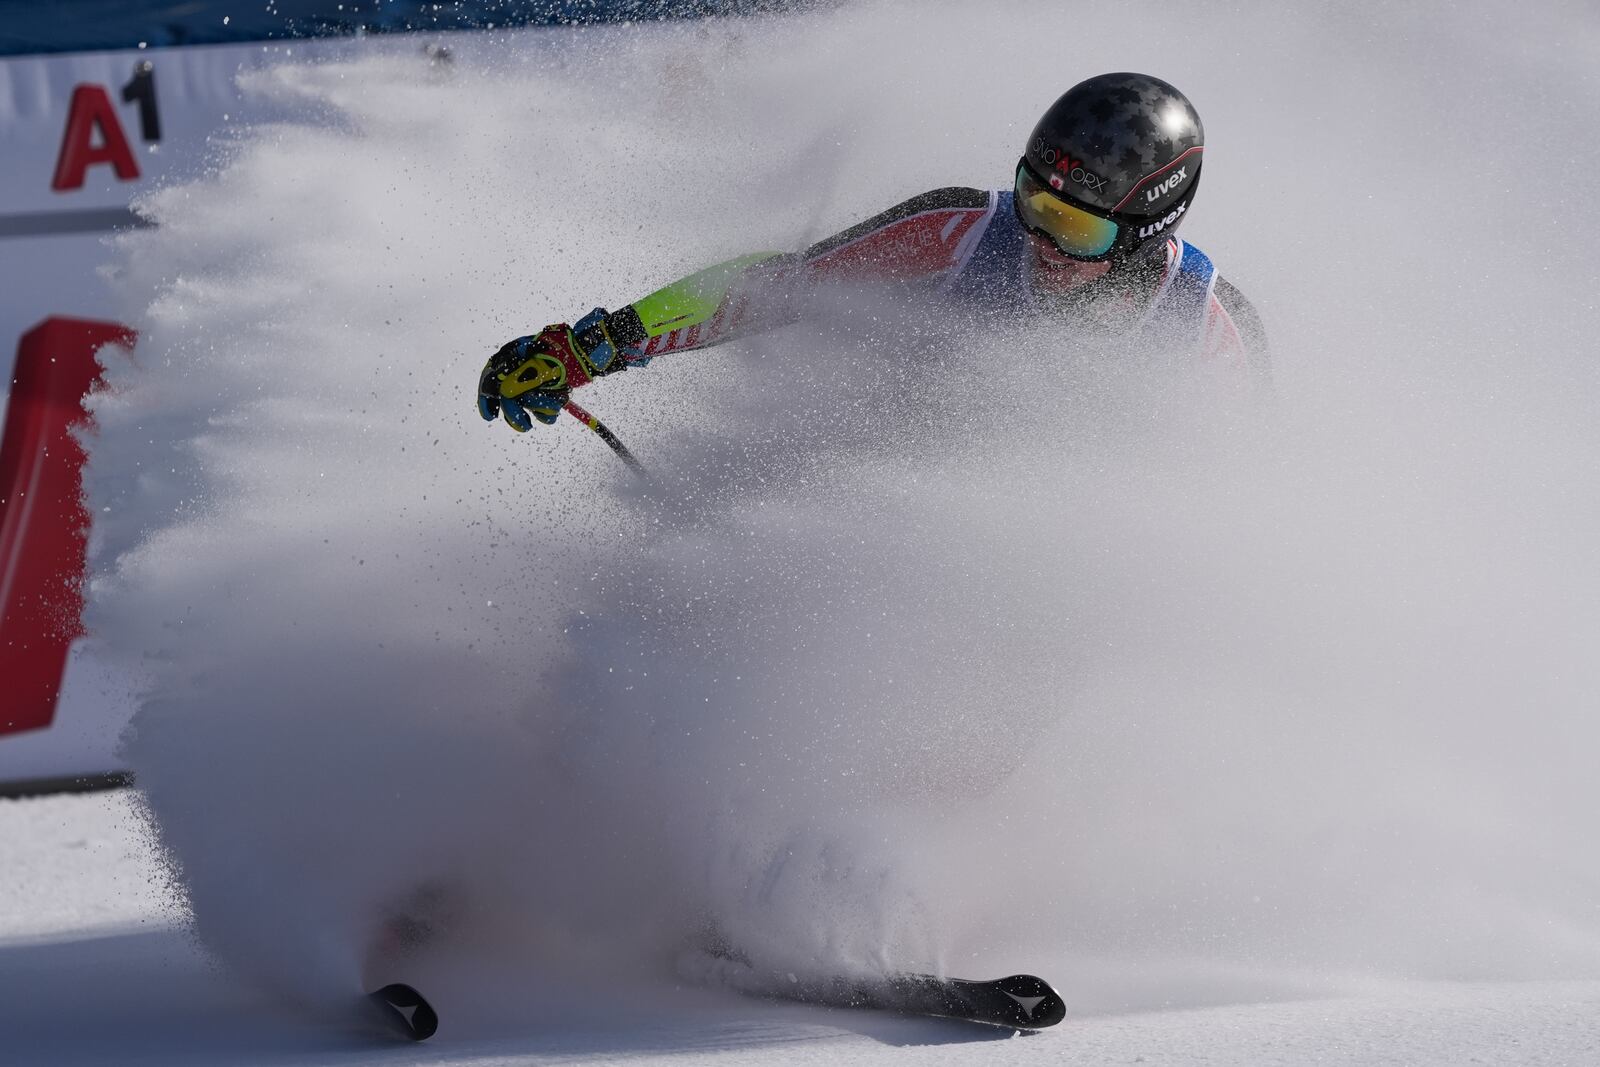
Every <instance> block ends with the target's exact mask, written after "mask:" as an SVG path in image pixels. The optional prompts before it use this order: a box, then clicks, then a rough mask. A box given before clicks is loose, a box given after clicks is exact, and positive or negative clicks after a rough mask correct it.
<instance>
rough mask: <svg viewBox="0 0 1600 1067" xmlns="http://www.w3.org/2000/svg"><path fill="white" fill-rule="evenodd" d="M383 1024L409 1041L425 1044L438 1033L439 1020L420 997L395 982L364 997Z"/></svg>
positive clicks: (401, 983)
mask: <svg viewBox="0 0 1600 1067" xmlns="http://www.w3.org/2000/svg"><path fill="white" fill-rule="evenodd" d="M367 1000H368V1001H369V1002H370V1003H372V1004H373V1005H374V1006H375V1007H376V1008H377V1015H378V1018H379V1019H380V1020H382V1022H383V1024H384V1025H385V1026H386V1027H388V1028H389V1029H390V1030H392V1031H394V1032H395V1033H398V1034H400V1035H401V1036H402V1037H405V1038H408V1039H410V1040H412V1041H426V1040H427V1039H428V1038H430V1037H432V1036H433V1033H434V1031H435V1030H437V1029H439V1016H438V1015H437V1014H436V1013H435V1012H434V1010H433V1005H431V1004H429V1003H428V1001H427V999H426V998H425V997H423V995H422V994H421V993H418V992H417V991H416V990H415V989H413V988H412V987H411V986H408V985H406V984H405V983H404V982H394V983H392V984H390V985H386V986H384V987H383V988H382V989H379V990H376V991H375V992H372V993H368V994H367Z"/></svg>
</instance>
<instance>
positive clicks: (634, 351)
mask: <svg viewBox="0 0 1600 1067" xmlns="http://www.w3.org/2000/svg"><path fill="white" fill-rule="evenodd" d="M992 210H993V198H992V197H991V196H990V194H989V193H986V192H983V191H982V190H978V189H964V188H948V189H936V190H934V191H933V192H929V193H923V194H922V195H921V196H916V197H912V198H911V199H910V200H907V201H904V202H903V203H901V204H897V205H896V206H895V207H892V208H890V209H889V210H888V211H885V212H882V213H881V214H879V215H876V216H874V217H873V218H870V219H868V220H867V221H865V222H862V223H860V224H858V225H856V226H852V227H850V228H849V229H847V230H844V231H843V232H841V233H837V234H834V235H833V236H832V237H829V238H826V239H824V240H822V241H819V242H817V243H816V244H814V245H812V246H811V247H809V248H807V249H805V250H804V251H803V252H797V253H790V254H785V253H780V252H757V253H754V254H752V255H747V256H741V257H739V258H737V259H731V260H728V261H727V262H725V263H718V264H715V265H714V266H710V267H707V268H705V269H704V270H700V271H696V272H695V273H694V274H691V275H689V276H688V277H686V278H681V279H679V280H678V281H675V282H673V283H671V284H670V285H666V286H663V287H662V288H660V289H657V290H656V291H655V292H653V293H651V294H649V295H648V296H645V297H642V298H641V299H639V300H636V301H634V302H633V303H631V304H629V305H627V306H626V307H623V308H619V309H617V310H616V311H609V312H608V311H606V310H605V309H604V308H595V309H594V311H592V312H590V313H589V314H588V315H586V316H584V317H583V318H582V319H580V320H579V321H578V322H577V323H576V324H575V325H573V326H571V327H568V326H567V325H566V324H564V323H557V324H555V325H553V326H547V327H545V328H544V330H543V331H541V332H540V333H538V334H534V335H530V336H528V337H519V338H517V339H516V340H514V341H511V342H510V343H508V344H506V345H504V346H503V347H501V349H500V350H499V351H498V352H496V353H495V354H494V355H493V356H491V357H490V359H489V361H488V363H486V364H485V365H484V368H483V372H482V373H481V374H480V376H479V379H478V410H479V412H480V414H482V415H483V417H484V418H485V419H488V420H491V421H492V420H493V419H495V418H496V417H497V416H501V415H503V416H504V417H505V419H506V421H507V422H508V423H510V424H511V426H512V428H514V429H516V430H518V431H524V430H527V429H529V428H531V426H532V425H533V420H535V419H536V420H538V421H540V422H543V423H546V424H548V423H553V422H554V421H555V420H556V417H557V416H558V415H559V414H560V412H561V409H562V406H563V405H564V404H565V403H566V402H567V398H568V396H569V395H570V393H571V390H573V389H576V388H578V387H580V386H583V385H586V384H588V383H589V382H590V381H592V380H593V379H595V378H598V377H601V376H603V375H606V374H612V373H615V372H616V371H619V370H624V369H627V368H629V367H635V366H641V365H643V364H645V363H648V362H649V361H650V360H651V359H653V358H655V357H656V356H660V355H665V354H667V353H669V352H684V351H689V350H692V349H697V348H706V347H709V346H711V345H714V344H718V343H720V342H722V341H726V340H728V339H730V338H732V337H735V336H739V335H742V334H749V333H757V332H761V331H763V330H770V329H773V328H775V327H778V326H782V325H786V324H787V323H790V322H794V321H795V320H797V319H799V318H800V317H801V315H802V314H803V311H804V305H805V301H806V298H807V297H808V296H809V295H810V293H811V292H813V291H814V290H815V288H816V286H817V284H818V283H819V282H822V281H831V282H841V281H843V282H848V281H851V280H856V279H862V280H865V279H869V278H871V279H881V280H894V281H902V282H911V283H918V282H922V283H926V282H931V281H935V280H937V279H939V278H942V277H945V276H946V275H947V274H948V273H949V272H951V271H952V270H955V269H958V268H959V266H960V264H961V262H962V259H963V257H964V255H965V254H966V252H967V251H968V250H969V249H970V247H971V241H970V240H968V238H969V237H971V238H976V237H977V236H978V234H979V233H981V227H978V223H979V222H980V221H981V220H983V219H985V218H987V216H988V215H989V213H990V212H991V211H992Z"/></svg>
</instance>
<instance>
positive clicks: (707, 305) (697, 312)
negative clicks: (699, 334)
mask: <svg viewBox="0 0 1600 1067" xmlns="http://www.w3.org/2000/svg"><path fill="white" fill-rule="evenodd" d="M778 255H782V253H780V252H756V253H754V254H753V255H748V256H740V257H739V258H738V259H730V260H728V261H727V262H726V263H718V264H717V265H716V266H714V267H707V268H706V269H705V270H702V271H697V272H696V273H694V274H691V275H689V276H688V277H687V278H680V279H679V280H677V281H675V282H673V283H672V284H671V285H668V286H664V287H662V288H660V289H657V290H656V291H655V292H653V293H651V294H650V295H649V296H647V297H644V298H642V299H640V300H635V301H634V302H633V304H632V307H633V310H634V311H636V312H638V315H639V321H640V323H641V324H643V326H644V332H645V335H646V336H647V337H655V336H657V335H659V334H663V333H666V332H667V331H669V330H678V329H682V328H684V327H686V326H694V325H696V324H698V323H702V322H705V321H706V320H708V319H710V318H711V316H713V315H715V314H716V313H717V308H719V307H721V306H722V301H723V300H724V299H725V298H726V297H727V295H728V290H730V289H732V288H733V286H734V283H735V282H736V281H737V280H738V279H739V277H740V276H741V275H742V274H744V272H745V271H746V270H748V269H749V268H751V267H753V266H755V265H756V264H757V263H765V262H766V261H767V260H769V259H772V258H773V257H774V256H778Z"/></svg>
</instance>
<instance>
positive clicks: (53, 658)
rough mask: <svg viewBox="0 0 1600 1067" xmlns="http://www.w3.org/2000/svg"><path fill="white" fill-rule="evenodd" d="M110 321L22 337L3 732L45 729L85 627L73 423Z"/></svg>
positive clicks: (7, 500)
mask: <svg viewBox="0 0 1600 1067" xmlns="http://www.w3.org/2000/svg"><path fill="white" fill-rule="evenodd" d="M107 344H119V345H123V346H127V347H131V346H132V345H133V334H132V332H130V331H129V330H127V329H126V328H125V327H122V326H118V325H116V324H115V323H109V322H90V321H86V320H82V319H63V318H50V319H46V320H45V321H44V322H42V323H40V324H39V325H38V326H36V327H34V328H33V329H32V330H29V331H28V332H27V333H25V334H23V335H22V343H21V344H20V345H18V346H17V369H16V377H15V378H14V380H13V381H12V385H11V399H10V404H9V407H8V408H7V409H6V422H5V437H4V439H3V440H0V680H3V683H0V734H7V733H14V732H16V731H19V730H33V729H38V728H39V727H43V726H48V725H50V721H51V719H53V718H54V717H55V707H56V697H57V695H58V694H59V692H60V689H61V676H62V673H63V671H64V670H65V669H66V663H67V651H68V650H69V649H70V648H71V646H72V641H73V639H74V638H76V637H78V636H79V635H80V634H81V633H82V630H83V624H82V620H81V616H82V614H83V576H84V575H83V572H84V549H85V545H86V542H87V539H88V533H89V516H88V515H87V514H86V513H85V512H84V507H83V495H82V489H81V481H80V471H81V469H82V467H83V449H82V448H80V447H79V445H78V442H77V441H76V440H75V439H74V438H73V436H72V427H73V426H74V425H75V424H77V423H80V422H82V421H83V420H84V419H85V418H86V417H87V416H86V415H85V414H84V410H83V397H84V394H85V393H87V392H88V391H89V387H90V386H91V385H93V384H94V381H95V379H96V377H97V376H98V375H99V373H100V368H99V365H98V364H96V362H95V358H94V357H95V353H96V352H97V351H99V350H100V348H101V347H102V346H103V345H107Z"/></svg>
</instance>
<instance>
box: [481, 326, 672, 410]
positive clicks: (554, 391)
mask: <svg viewBox="0 0 1600 1067" xmlns="http://www.w3.org/2000/svg"><path fill="white" fill-rule="evenodd" d="M605 320H606V311H605V309H604V308H595V309H594V310H593V311H591V312H589V314H587V315H585V316H584V317H583V318H581V319H579V320H578V324H577V325H576V326H568V325H567V324H566V323H564V322H558V323H556V324H555V325H553V326H546V327H545V328H544V329H542V330H540V331H539V332H538V333H536V334H531V335H529V336H527V337H519V338H517V339H516V340H515V341H511V342H509V343H508V344H505V345H503V346H501V348H500V351H498V352H496V353H495V354H494V355H492V356H490V357H489V361H488V362H487V363H485V364H484V365H483V373H482V374H480V375H479V376H478V414H479V415H482V416H483V418H484V421H485V422H493V421H494V420H495V418H496V417H497V416H504V418H505V420H506V423H507V424H508V425H510V427H511V428H512V429H513V430H516V431H517V432H518V433H526V432H527V431H529V430H531V429H533V420H534V419H538V420H539V421H540V422H542V423H544V424H545V425H546V426H549V425H551V424H552V423H554V422H555V421H556V418H557V416H559V415H560V414H561V409H562V407H563V406H565V404H566V402H567V398H568V397H569V396H571V394H572V390H574V389H577V388H579V387H580V386H584V385H588V384H589V382H591V381H592V380H594V379H595V378H599V377H601V376H602V375H606V374H612V373H614V372H616V371H619V370H622V369H624V368H625V367H627V366H628V364H629V363H630V362H641V363H642V362H643V361H642V360H638V359H636V358H632V357H636V356H637V355H638V350H637V349H636V348H625V347H623V346H621V345H618V344H617V343H616V342H615V341H614V339H613V338H612V336H611V331H610V330H609V329H608V328H607V326H606V321H605Z"/></svg>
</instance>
